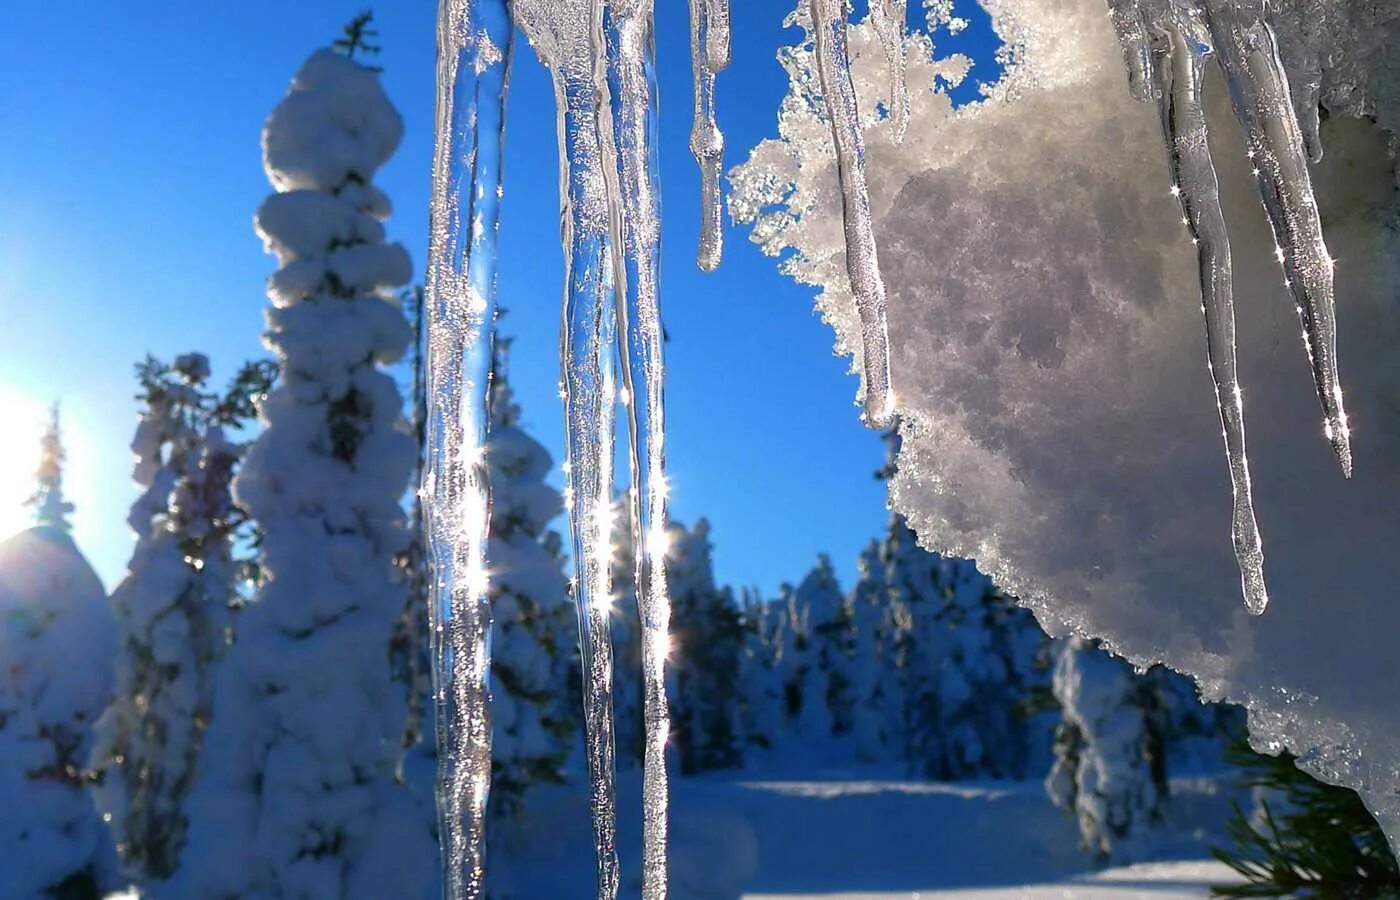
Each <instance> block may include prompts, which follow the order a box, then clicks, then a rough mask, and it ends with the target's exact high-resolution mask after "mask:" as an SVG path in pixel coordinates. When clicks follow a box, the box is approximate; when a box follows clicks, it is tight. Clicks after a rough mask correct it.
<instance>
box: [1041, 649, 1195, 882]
mask: <svg viewBox="0 0 1400 900" xmlns="http://www.w3.org/2000/svg"><path fill="white" fill-rule="evenodd" d="M1054 690H1055V697H1056V699H1057V700H1059V702H1060V707H1061V709H1062V711H1063V716H1064V718H1063V721H1062V722H1061V725H1060V728H1059V729H1058V731H1057V734H1056V740H1055V763H1054V766H1053V767H1052V768H1051V770H1050V774H1049V775H1048V776H1047V777H1046V780H1045V787H1046V790H1047V792H1048V793H1049V794H1050V798H1051V799H1052V800H1053V801H1054V802H1055V803H1056V805H1058V806H1061V807H1063V808H1065V809H1068V810H1070V811H1071V812H1073V813H1074V815H1075V817H1076V818H1077V819H1078V821H1079V834H1080V837H1081V838H1082V840H1083V841H1084V845H1085V846H1086V847H1087V848H1089V849H1090V850H1091V851H1092V852H1093V853H1095V854H1096V855H1098V856H1101V857H1107V856H1109V855H1111V854H1113V853H1115V852H1121V851H1123V850H1124V849H1125V846H1130V845H1131V842H1132V840H1133V839H1134V838H1137V837H1141V836H1142V834H1143V833H1144V832H1146V831H1147V830H1149V829H1150V828H1151V827H1152V826H1154V825H1156V824H1157V823H1158V822H1159V821H1160V820H1161V818H1162V815H1163V813H1164V810H1165V806H1166V802H1167V794H1168V786H1167V781H1166V767H1165V760H1164V757H1163V736H1162V732H1161V731H1160V727H1159V726H1158V723H1157V722H1156V721H1155V720H1154V717H1153V715H1152V709H1153V706H1154V700H1153V698H1152V693H1153V685H1152V684H1151V682H1150V681H1149V680H1148V679H1146V678H1144V677H1143V676H1141V675H1138V674H1137V673H1135V672H1134V671H1133V669H1132V667H1131V666H1130V665H1128V663H1127V662H1125V661H1124V660H1122V659H1119V658H1117V657H1114V656H1111V655H1109V654H1108V653H1106V652H1105V651H1104V650H1102V649H1101V648H1100V647H1099V646H1098V645H1097V644H1095V643H1093V642H1091V641H1086V640H1084V639H1083V638H1074V639H1072V640H1069V641H1067V642H1066V643H1065V644H1064V645H1063V646H1062V647H1061V648H1060V649H1059V654H1058V656H1057V658H1056V661H1055V675H1054Z"/></svg>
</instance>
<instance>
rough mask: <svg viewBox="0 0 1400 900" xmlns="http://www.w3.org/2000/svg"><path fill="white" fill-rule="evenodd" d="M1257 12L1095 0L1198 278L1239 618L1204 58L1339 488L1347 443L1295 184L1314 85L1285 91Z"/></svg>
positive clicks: (1232, 446) (1226, 300)
mask: <svg viewBox="0 0 1400 900" xmlns="http://www.w3.org/2000/svg"><path fill="white" fill-rule="evenodd" d="M1267 6H1268V4H1267V2H1266V0H1109V10H1110V14H1111V16H1112V18H1113V24H1114V28H1115V30H1116V31H1117V33H1118V38H1119V41H1120V43H1121V44H1122V47H1123V60H1124V63H1125V65H1126V67H1127V70H1128V81H1129V85H1130V88H1131V90H1132V93H1133V96H1135V97H1137V98H1138V99H1139V100H1142V101H1144V102H1155V103H1156V104H1157V108H1158V112H1159V114H1160V116H1161V123H1162V135H1163V139H1164V141H1165V143H1166V148H1167V154H1168V156H1169V159H1170V162H1171V169H1172V177H1173V184H1172V189H1171V191H1172V194H1173V195H1175V196H1176V197H1177V199H1178V200H1179V201H1180V202H1181V209H1182V214H1183V218H1182V221H1183V223H1184V224H1185V225H1186V226H1187V228H1188V229H1189V230H1190V233H1191V239H1192V243H1194V244H1195V245H1196V251H1197V256H1198V261H1199V265H1200V281H1201V300H1202V310H1203V312H1204V313H1205V320H1206V347H1207V352H1208V359H1209V366H1210V371H1211V375H1212V377H1213V378H1214V380H1215V393H1216V399H1217V401H1218V402H1219V406H1220V420H1221V424H1222V425H1223V429H1224V436H1225V448H1226V453H1227V455H1228V458H1229V466H1230V477H1231V481H1232V483H1233V489H1234V517H1233V529H1232V533H1233V537H1234V545H1235V557H1236V559H1237V560H1238V562H1239V567H1240V579H1241V583H1242V585H1243V589H1244V600H1245V606H1246V607H1247V608H1248V609H1249V611H1250V612H1252V613H1255V614H1258V613H1262V612H1263V611H1264V607H1265V606H1266V605H1267V604H1268V602H1269V596H1268V591H1267V589H1266V587H1265V583H1264V554H1263V548H1262V544H1261V541H1260V537H1259V528H1258V525H1257V524H1256V523H1255V518H1254V505H1253V498H1252V496H1251V493H1250V484H1249V463H1248V459H1247V457H1246V454H1245V438H1244V409H1243V405H1242V401H1241V393H1240V385H1239V379H1238V377H1237V366H1236V360H1235V311H1234V300H1233V292H1232V284H1231V267H1230V237H1229V234H1228V233H1227V230H1226V226H1225V217H1224V215H1223V213H1222V211H1221V206H1220V185H1219V183H1218V181H1217V180H1216V175H1215V166H1214V164H1213V162H1212V159H1211V148H1210V144H1209V141H1208V134H1207V124H1206V114H1205V109H1204V106H1203V104H1202V87H1203V81H1204V78H1205V65H1206V63H1207V61H1208V60H1209V59H1211V58H1212V57H1213V58H1214V59H1215V60H1216V62H1217V63H1218V64H1219V66H1220V69H1221V71H1222V72H1223V73H1224V76H1225V81H1226V84H1227V85H1228V86H1229V93H1230V103H1231V105H1232V107H1233V109H1234V113H1235V118H1236V119H1237V120H1238V121H1239V123H1240V127H1241V129H1242V130H1243V131H1244V136H1245V142H1246V153H1247V155H1248V157H1249V159H1250V161H1251V163H1252V166H1253V171H1254V175H1255V177H1256V179H1257V183H1258V187H1259V195H1260V198H1261V199H1262V200H1263V204H1264V209H1265V212H1266V213H1267V214H1268V218H1269V223H1270V225H1271V226H1272V228H1273V233H1274V243H1275V245H1276V247H1275V253H1276V254H1277V256H1278V261H1279V264H1280V265H1281V266H1282V267H1283V279H1284V282H1285V284H1287V286H1288V289H1289V291H1290V292H1291V293H1292V295H1293V300H1294V303H1295V304H1296V306H1297V309H1298V318H1299V319H1300V321H1301V322H1302V326H1303V346H1304V348H1305V349H1306V350H1307V354H1308V361H1309V363H1310V364H1311V366H1312V374H1313V382H1314V384H1315V386H1316V388H1317V397H1318V400H1319V401H1320V402H1321V404H1322V413H1323V432H1324V434H1325V435H1326V437H1327V440H1328V442H1329V443H1330V444H1331V446H1332V451H1333V453H1334V454H1335V455H1336V457H1337V461H1338V462H1339V463H1340V465H1341V467H1342V474H1343V475H1344V476H1345V477H1347V478H1350V477H1351V442H1350V433H1349V431H1348V427H1347V417H1346V411H1345V409H1344V408H1343V406H1342V390H1341V385H1340V383H1339V381H1338V377H1337V335H1336V315H1335V310H1334V305H1333V296H1332V294H1333V272H1332V268H1333V262H1332V257H1331V256H1330V255H1328V252H1327V246H1326V244H1325V243H1324V242H1323V239H1322V221H1321V218H1320V216H1319V214H1318V208H1317V200H1316V198H1315V197H1314V196H1313V189H1312V181H1311V178H1310V177H1309V174H1308V162H1309V159H1311V160H1312V161H1314V162H1315V161H1317V160H1318V159H1320V158H1321V156H1322V144H1321V141H1320V139H1319V136H1318V108H1317V95H1318V81H1317V79H1315V78H1308V77H1306V73H1303V74H1304V77H1303V78H1302V84H1301V85H1300V89H1299V91H1298V92H1297V93H1296V94H1295V93H1294V92H1293V91H1291V90H1290V88H1289V82H1288V77H1287V75H1286V74H1285V72H1284V67H1283V63H1282V62H1281V60H1280V57H1279V51H1278V42H1277V39H1276V37H1275V35H1274V31H1273V28H1272V27H1271V26H1270V24H1269V22H1268V20H1267V18H1266V15H1265V13H1266V11H1267Z"/></svg>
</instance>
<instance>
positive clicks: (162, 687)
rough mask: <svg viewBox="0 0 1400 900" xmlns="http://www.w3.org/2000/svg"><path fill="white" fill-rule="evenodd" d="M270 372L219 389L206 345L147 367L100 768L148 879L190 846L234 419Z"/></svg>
mask: <svg viewBox="0 0 1400 900" xmlns="http://www.w3.org/2000/svg"><path fill="white" fill-rule="evenodd" d="M269 375H270V373H269V372H268V370H267V367H265V366H262V365H260V364H256V363H254V364H250V365H249V366H246V367H245V368H244V369H243V370H242V371H241V372H240V373H239V376H238V378H236V379H235V380H234V384H233V386H232V387H231V389H230V391H229V392H228V394H227V396H225V397H224V398H219V397H217V396H215V395H213V394H211V393H209V392H208V391H207V389H206V380H207V379H208V376H209V361H208V359H207V358H206V357H205V356H204V355H203V354H200V353H187V354H184V355H182V356H179V357H176V359H175V362H174V365H173V366H166V365H164V364H162V363H160V362H159V361H157V360H155V359H153V358H149V357H148V358H147V359H146V360H145V361H144V362H143V363H141V364H140V365H138V366H137V377H138V379H139V380H140V383H141V389H142V393H141V395H140V399H141V400H142V402H143V403H144V404H145V409H144V410H143V412H142V415H141V419H140V422H139V423H138V425H137V427H136V435H135V437H134V438H133V440H132V444H131V449H132V452H133V454H134V455H135V465H134V468H133V471H132V478H133V480H134V481H135V482H136V484H137V485H138V486H139V487H141V488H143V491H142V493H141V495H140V497H139V498H138V499H137V501H136V503H135V504H134V505H133V507H132V509H131V514H130V516H129V517H128V520H127V521H128V524H129V525H130V526H131V529H132V531H134V532H135V534H136V548H135V550H134V552H133V553H132V557H131V562H130V564H129V566H128V572H127V575H126V577H125V578H124V579H123V580H122V582H121V583H120V584H119V585H118V586H117V588H116V590H115V591H113V593H112V598H111V605H112V610H113V613H114V614H115V616H116V626H117V635H118V638H117V640H118V655H117V669H116V688H115V690H114V693H113V698H112V705H111V706H109V707H108V708H107V711H106V713H104V714H103V717H102V719H101V720H100V721H99V723H98V727H97V732H98V740H97V746H96V747H95V748H94V751H93V757H92V763H91V764H92V767H93V769H94V770H95V771H96V773H97V776H98V787H97V789H96V790H97V797H98V805H99V807H100V808H101V809H102V812H103V815H104V817H105V818H106V819H107V820H108V821H109V822H110V823H111V825H112V829H113V831H114V834H115V838H116V842H117V850H118V853H119V854H120V856H121V859H122V865H123V869H124V870H125V872H126V874H127V876H128V877H130V878H132V879H133V880H135V881H136V882H138V883H145V882H148V881H153V880H159V879H162V878H165V877H168V876H169V875H170V873H171V872H172V871H174V868H175V863H176V859H177V857H178V853H179V849H180V846H181V844H182V843H183V842H184V834H185V827H186V823H187V817H186V814H185V809H184V803H185V797H186V795H187V794H188V792H189V790H190V787H191V785H192V783H193V779H194V770H195V761H196V759H197V757H198V753H199V746H200V741H201V739H202V737H203V732H204V728H205V726H206V724H207V723H208V720H209V715H210V694H211V691H212V679H213V671H214V665H215V663H216V662H217V660H218V659H219V658H220V657H221V656H222V655H223V651H224V647H225V646H226V645H227V643H228V639H229V633H230V626H231V618H230V614H231V609H232V607H233V605H234V603H233V600H234V596H235V581H236V578H237V566H236V564H235V562H234V559H233V547H232V540H233V534H234V530H235V529H236V528H237V526H238V524H239V521H240V514H239V512H238V510H237V508H236V507H235V506H234V504H233V497H232V490H231V482H232V478H233V473H234V467H235V465H236V463H237V461H238V458H239V455H240V452H241V447H239V446H238V445H237V444H235V443H233V442H231V441H230V440H228V438H227V437H226V435H225V431H224V429H225V427H226V426H234V427H237V426H238V425H239V424H241V423H242V422H243V421H246V419H247V418H249V414H250V413H251V412H252V410H251V408H249V398H250V397H256V396H261V395H262V394H264V393H266V391H267V389H268V384H267V378H268V376H269Z"/></svg>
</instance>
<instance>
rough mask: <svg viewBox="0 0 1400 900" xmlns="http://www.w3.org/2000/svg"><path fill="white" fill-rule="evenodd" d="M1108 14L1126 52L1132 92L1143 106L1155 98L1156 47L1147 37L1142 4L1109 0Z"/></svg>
mask: <svg viewBox="0 0 1400 900" xmlns="http://www.w3.org/2000/svg"><path fill="white" fill-rule="evenodd" d="M1108 14H1109V17H1110V18H1111V19H1113V30H1114V31H1116V32H1117V33H1118V43H1119V45H1120V46H1121V47H1122V48H1123V67H1124V68H1126V69H1127V70H1128V89H1129V90H1131V91H1132V93H1133V96H1134V97H1136V98H1137V99H1139V100H1142V101H1143V102H1146V101H1149V100H1151V99H1152V98H1153V94H1154V91H1155V89H1156V88H1155V85H1154V84H1153V77H1152V44H1151V41H1150V39H1149V38H1148V34H1147V20H1146V18H1145V17H1144V15H1143V10H1142V0H1108Z"/></svg>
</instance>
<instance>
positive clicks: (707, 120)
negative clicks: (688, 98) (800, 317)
mask: <svg viewBox="0 0 1400 900" xmlns="http://www.w3.org/2000/svg"><path fill="white" fill-rule="evenodd" d="M729 37H730V35H729V0H690V64H691V67H692V68H693V69H694V75H695V120H694V122H693V124H692V125H691V130H690V152H691V153H693V154H694V155H695V161H696V162H697V163H698V164H699V165H700V249H699V251H698V253H697V255H696V261H697V262H698V263H699V265H700V268H701V269H703V270H704V271H706V272H713V271H714V270H715V268H717V267H718V266H719V261H720V257H721V256H722V255H723V253H724V223H723V221H722V218H723V215H724V200H723V197H722V196H721V195H720V185H719V178H720V167H721V166H722V165H723V164H724V134H723V133H722V132H721V131H720V130H719V124H718V123H717V122H716V121H715V74H716V73H717V72H719V70H720V69H723V68H724V67H725V66H727V65H729V52H730V47H729Z"/></svg>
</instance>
